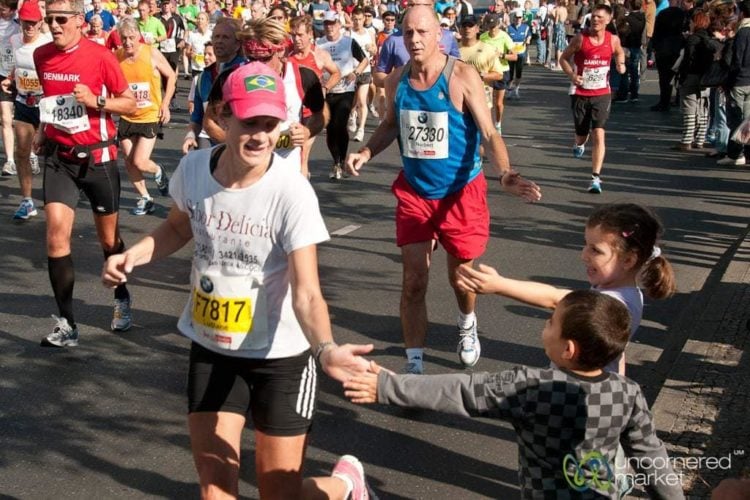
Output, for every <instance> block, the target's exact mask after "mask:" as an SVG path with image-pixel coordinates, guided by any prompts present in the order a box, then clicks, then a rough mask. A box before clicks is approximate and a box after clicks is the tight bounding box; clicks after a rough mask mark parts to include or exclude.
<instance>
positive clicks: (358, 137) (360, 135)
mask: <svg viewBox="0 0 750 500" xmlns="http://www.w3.org/2000/svg"><path fill="white" fill-rule="evenodd" d="M364 138H365V129H363V128H361V129H359V130H357V133H356V134H354V139H352V140H353V141H354V142H362V141H363V140H364Z"/></svg>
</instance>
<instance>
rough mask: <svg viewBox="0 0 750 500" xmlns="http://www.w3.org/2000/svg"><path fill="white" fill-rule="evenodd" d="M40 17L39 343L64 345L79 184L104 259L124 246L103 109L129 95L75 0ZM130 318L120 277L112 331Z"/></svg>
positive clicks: (72, 342) (70, 336) (115, 109)
mask: <svg viewBox="0 0 750 500" xmlns="http://www.w3.org/2000/svg"><path fill="white" fill-rule="evenodd" d="M45 21H46V22H47V24H48V25H49V27H50V34H51V35H52V42H51V43H48V44H46V45H42V46H41V47H39V48H38V49H37V50H36V51H35V52H34V65H35V66H36V71H37V74H38V75H39V80H40V82H41V85H42V90H43V92H44V96H45V97H44V99H42V100H41V101H40V102H39V112H40V121H41V122H42V124H43V126H42V127H40V129H39V132H38V134H37V135H36V137H35V138H34V148H35V149H36V150H37V151H38V152H39V151H43V152H44V155H45V157H46V162H45V163H46V165H45V172H44V211H45V213H46V215H47V217H46V218H47V261H48V264H49V277H50V282H51V283H52V291H53V292H54V294H55V300H56V301H57V306H58V309H59V313H60V318H56V320H57V324H56V325H55V328H54V330H53V331H52V333H50V334H49V335H47V336H46V337H45V338H44V339H43V340H42V345H46V346H56V347H66V346H76V345H78V328H77V327H76V323H75V319H74V317H73V285H74V282H75V276H74V270H73V259H72V257H71V254H70V252H71V248H70V237H71V233H72V230H73V223H74V220H75V208H76V205H77V204H78V198H79V193H80V191H83V192H84V193H85V194H86V197H87V198H88V199H89V202H90V203H91V208H92V210H93V212H94V222H95V224H96V232H97V235H98V238H99V243H100V244H101V247H102V250H103V251H104V256H105V258H106V257H109V256H110V255H114V254H117V253H121V252H122V251H124V250H125V244H124V243H123V241H122V239H120V232H119V228H118V220H117V211H118V209H119V203H120V176H119V172H118V170H117V147H116V146H115V141H114V139H115V132H116V128H115V124H114V122H113V121H112V116H111V115H110V113H116V114H120V115H127V114H130V113H133V112H134V111H135V110H136V101H135V97H133V94H132V92H131V91H130V90H129V88H128V82H127V81H126V80H125V77H124V76H123V74H122V70H121V69H120V66H119V64H118V62H117V59H116V58H115V56H114V55H113V54H112V52H110V51H109V50H108V49H106V48H105V47H103V46H101V45H99V44H97V43H95V42H92V41H90V40H87V39H86V38H85V37H83V35H82V32H81V26H82V25H83V0H52V2H51V3H48V4H47V16H46V18H45ZM130 322H131V320H130V295H129V293H128V290H127V288H126V287H125V286H124V284H123V285H120V286H118V287H117V289H116V290H115V314H114V318H113V319H112V325H111V327H112V330H116V331H123V330H127V329H128V328H130Z"/></svg>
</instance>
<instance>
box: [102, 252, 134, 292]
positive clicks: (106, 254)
mask: <svg viewBox="0 0 750 500" xmlns="http://www.w3.org/2000/svg"><path fill="white" fill-rule="evenodd" d="M124 251H125V242H124V241H122V240H120V243H119V244H118V245H117V247H116V248H115V249H114V250H112V251H110V252H107V251H106V250H105V251H104V260H106V259H108V258H109V257H110V256H111V255H117V254H118V253H122V252H124ZM115 298H116V299H118V300H127V299H129V298H130V292H128V288H127V287H126V286H125V284H124V283H123V284H122V285H117V288H115Z"/></svg>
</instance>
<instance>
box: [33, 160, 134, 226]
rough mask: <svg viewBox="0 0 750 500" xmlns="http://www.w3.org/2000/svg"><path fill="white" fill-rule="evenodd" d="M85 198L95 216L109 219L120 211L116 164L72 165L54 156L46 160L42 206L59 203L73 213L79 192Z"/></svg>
mask: <svg viewBox="0 0 750 500" xmlns="http://www.w3.org/2000/svg"><path fill="white" fill-rule="evenodd" d="M81 191H83V193H84V194H85V195H86V197H87V198H88V200H89V203H91V210H92V211H93V212H94V213H95V214H99V215H110V214H114V213H117V211H118V210H119V209H120V172H119V171H118V170H117V162H116V161H109V162H106V163H97V164H94V165H89V164H88V160H83V161H82V162H81V163H73V162H70V161H66V160H62V159H60V158H59V157H58V156H57V155H56V154H53V155H51V156H49V157H47V158H46V162H45V168H44V203H45V204H46V203H55V202H57V203H62V204H64V205H66V206H68V207H70V208H72V209H74V210H75V208H76V206H77V205H78V199H79V197H80V192H81Z"/></svg>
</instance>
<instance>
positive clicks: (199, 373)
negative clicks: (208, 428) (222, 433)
mask: <svg viewBox="0 0 750 500" xmlns="http://www.w3.org/2000/svg"><path fill="white" fill-rule="evenodd" d="M317 391H318V381H317V371H316V365H315V359H314V358H313V356H312V355H311V354H310V351H306V352H304V353H302V354H300V355H298V356H293V357H290V358H280V359H248V358H238V357H234V356H225V355H223V354H219V353H216V352H213V351H210V350H208V349H206V348H205V347H203V346H201V345H199V344H197V343H195V342H193V344H192V346H191V348H190V369H189V373H188V412H189V413H193V412H218V411H225V412H231V413H239V414H241V415H243V416H247V414H248V413H250V417H251V418H252V420H253V424H254V425H255V428H256V429H258V430H259V431H261V432H264V433H266V434H268V435H271V436H299V435H302V434H307V433H308V432H309V430H310V427H311V426H312V417H313V415H314V413H315V399H316V396H317Z"/></svg>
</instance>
